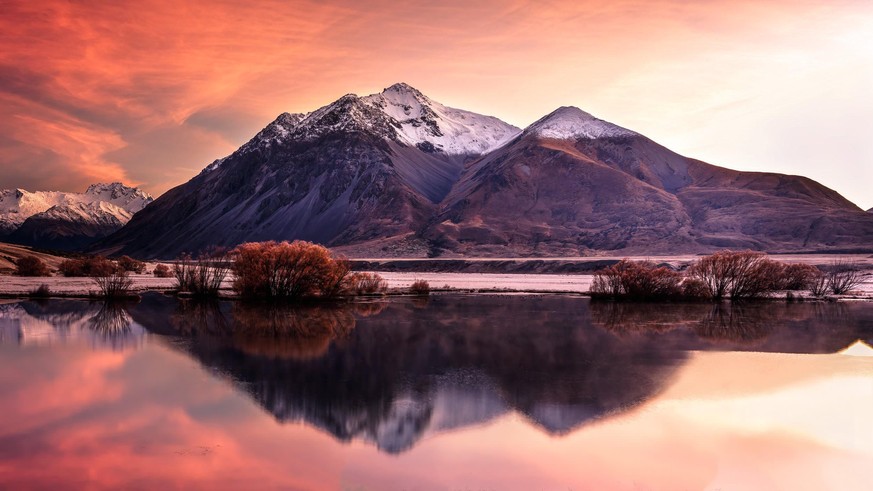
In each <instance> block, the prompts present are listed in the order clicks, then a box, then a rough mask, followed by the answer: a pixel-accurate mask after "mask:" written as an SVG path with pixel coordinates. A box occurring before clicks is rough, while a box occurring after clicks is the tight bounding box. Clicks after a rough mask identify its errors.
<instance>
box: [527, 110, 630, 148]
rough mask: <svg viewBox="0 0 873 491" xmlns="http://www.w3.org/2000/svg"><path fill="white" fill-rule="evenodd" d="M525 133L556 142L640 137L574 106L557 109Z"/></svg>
mask: <svg viewBox="0 0 873 491" xmlns="http://www.w3.org/2000/svg"><path fill="white" fill-rule="evenodd" d="M525 133H528V134H535V135H537V136H539V137H541V138H552V139H556V140H568V139H573V138H587V139H591V140H594V139H597V138H616V137H622V136H638V133H635V132H633V131H631V130H628V129H625V128H622V127H621V126H618V125H615V124H612V123H610V122H608V121H603V120H602V119H597V118H595V117H594V116H592V115H590V114H588V113H587V112H585V111H583V110H581V109H579V108H578V107H573V106H564V107H560V108H558V109H556V110H555V111H553V112H552V113H550V114H548V115H547V116H545V117H543V118H541V119H539V120H538V121H536V122H535V123H533V124H532V125H530V126H529V127H528V128H527V129H526V130H525Z"/></svg>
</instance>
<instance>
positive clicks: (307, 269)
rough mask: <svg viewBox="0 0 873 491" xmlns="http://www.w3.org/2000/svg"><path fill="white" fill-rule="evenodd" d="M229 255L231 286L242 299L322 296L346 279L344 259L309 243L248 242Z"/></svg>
mask: <svg viewBox="0 0 873 491" xmlns="http://www.w3.org/2000/svg"><path fill="white" fill-rule="evenodd" d="M233 254H234V257H235V259H234V262H233V272H234V282H233V288H234V290H235V291H236V292H237V293H239V294H240V295H241V296H242V297H244V298H280V299H288V300H296V299H302V298H309V297H321V298H325V297H330V296H335V295H339V294H341V293H342V292H343V291H344V290H345V288H346V286H345V285H346V283H347V282H346V279H347V278H350V275H349V270H350V267H349V265H348V262H347V261H345V260H344V259H336V258H334V257H333V256H332V255H331V253H330V251H329V250H328V249H327V248H325V247H322V246H320V245H317V244H313V243H311V242H305V241H299V240H298V241H294V242H291V243H288V242H273V241H271V242H250V243H247V244H242V245H240V246H238V247H237V248H236V249H235V250H234V253H233Z"/></svg>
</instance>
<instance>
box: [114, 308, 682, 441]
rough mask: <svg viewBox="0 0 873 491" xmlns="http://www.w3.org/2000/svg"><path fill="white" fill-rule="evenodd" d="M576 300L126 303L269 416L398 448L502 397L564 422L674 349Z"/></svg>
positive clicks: (493, 412) (650, 379) (650, 385)
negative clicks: (592, 313) (616, 325)
mask: <svg viewBox="0 0 873 491" xmlns="http://www.w3.org/2000/svg"><path fill="white" fill-rule="evenodd" d="M413 300H414V301H413ZM556 300H557V301H556ZM568 307H572V308H568ZM579 307H580V305H579V304H575V303H574V304H572V305H568V304H567V302H566V299H555V298H533V299H532V298H513V297H482V298H480V299H476V300H475V301H474V302H471V301H470V299H463V301H460V302H459V301H458V299H451V298H434V299H431V300H429V301H428V302H426V303H425V302H421V301H420V300H419V299H404V300H399V301H393V302H391V303H385V302H379V303H352V304H345V305H331V306H318V307H316V306H310V307H305V308H288V307H285V308H282V307H275V306H274V307H264V306H254V307H252V306H246V305H244V304H233V305H229V304H205V305H204V304H194V303H187V302H181V303H176V302H175V301H172V300H170V299H166V298H161V297H150V298H147V299H144V300H143V302H142V303H141V304H139V305H137V306H136V307H135V308H134V309H132V310H131V313H132V315H133V316H134V318H135V319H137V321H138V322H140V323H142V324H143V325H145V326H147V327H148V328H149V329H150V330H152V331H153V332H158V333H162V334H169V335H176V336H178V335H182V336H185V338H186V339H188V340H189V342H186V343H183V344H182V346H183V347H184V349H186V350H187V351H188V352H189V353H190V354H191V355H193V356H194V357H196V358H197V359H198V360H200V362H201V363H203V364H204V365H206V366H208V367H210V368H211V369H214V370H217V371H219V372H221V373H225V374H228V375H229V376H230V378H231V379H232V380H234V381H236V383H237V384H238V385H239V386H240V387H241V388H243V389H244V390H245V391H246V392H247V393H248V394H249V395H250V396H251V397H252V398H253V399H254V400H256V401H257V402H258V403H259V404H261V405H262V406H263V407H264V408H265V409H266V410H268V411H269V412H270V413H272V414H273V415H274V416H275V417H276V419H278V420H279V421H283V422H291V421H305V422H307V423H308V424H311V425H314V426H316V427H319V428H321V429H323V430H325V431H327V432H329V433H331V434H332V435H334V436H335V437H336V438H338V439H340V440H343V441H349V440H352V439H360V440H364V441H368V442H372V443H374V444H375V445H376V446H377V447H378V448H380V449H382V450H384V451H387V452H392V453H396V452H401V451H404V450H407V449H409V448H410V447H411V446H412V445H414V444H415V442H417V441H419V440H420V439H421V438H422V437H424V436H425V435H427V434H429V433H434V432H439V431H445V430H449V429H453V428H458V427H462V426H468V425H473V424H481V423H485V422H487V421H490V420H492V419H493V418H495V417H497V416H499V415H502V414H505V413H506V412H508V411H517V412H520V413H522V414H524V415H525V416H526V418H528V420H529V421H531V422H532V423H534V424H535V425H537V426H538V427H540V428H541V429H543V430H544V431H547V432H548V433H551V434H564V433H567V432H569V431H571V430H573V429H575V428H578V427H579V426H581V425H582V424H584V423H586V422H588V421H591V420H594V419H597V418H600V417H603V416H606V415H609V414H613V413H617V412H621V411H626V410H628V409H631V408H633V407H635V406H637V405H639V404H641V403H643V402H644V401H646V400H648V399H649V398H651V397H652V396H653V395H655V394H657V393H658V392H659V391H660V390H661V389H662V388H663V387H664V385H665V383H666V382H667V381H668V380H669V378H670V376H671V374H672V373H673V371H674V370H675V369H676V367H677V366H679V365H680V364H681V363H682V361H683V360H684V359H685V356H686V355H685V354H684V353H681V352H676V351H675V350H671V349H661V348H660V347H659V346H658V345H656V344H651V343H648V342H645V341H644V340H640V341H633V340H632V341H628V340H623V339H621V338H620V337H617V336H615V335H613V334H611V333H609V332H606V331H603V330H598V329H591V328H588V327H587V326H585V325H582V324H580V323H579V311H578V310H577V309H578V308H579ZM141 311H144V312H145V314H144V315H143V316H139V312H141ZM160 311H163V312H166V314H165V315H164V318H166V319H169V321H163V322H162V321H160V318H161V316H160V315H158V316H156V315H155V312H160Z"/></svg>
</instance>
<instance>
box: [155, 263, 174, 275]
mask: <svg viewBox="0 0 873 491" xmlns="http://www.w3.org/2000/svg"><path fill="white" fill-rule="evenodd" d="M152 274H153V275H155V278H172V277H173V272H172V271H170V267H169V266H167V265H166V264H158V265H156V266H155V269H154V271H152Z"/></svg>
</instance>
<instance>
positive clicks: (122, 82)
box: [0, 0, 873, 207]
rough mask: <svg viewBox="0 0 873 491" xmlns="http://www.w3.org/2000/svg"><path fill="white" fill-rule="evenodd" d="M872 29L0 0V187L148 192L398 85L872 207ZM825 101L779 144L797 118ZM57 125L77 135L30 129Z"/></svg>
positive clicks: (654, 7)
mask: <svg viewBox="0 0 873 491" xmlns="http://www.w3.org/2000/svg"><path fill="white" fill-rule="evenodd" d="M871 22H873V6H871V5H870V4H869V2H863V1H851V0H842V1H837V2H828V3H827V4H822V3H820V2H807V1H801V0H771V1H765V2H756V1H751V0H741V1H728V0H716V1H708V2H693V1H686V0H658V1H639V0H619V1H614V2H608V3H604V2H587V1H586V2H576V1H567V0H552V1H546V2H532V1H525V0H506V1H499V0H484V1H478V2H461V1H457V0H450V1H446V2H424V1H411V2H403V3H397V2H388V1H384V0H370V1H365V2H361V1H352V0H333V1H330V2H315V1H313V0H297V1H287V2H284V1H278V0H275V1H273V0H266V1H258V2H253V3H248V4H240V3H239V2H233V1H229V0H225V1H210V2H204V1H190V2H170V1H161V0H150V1H144V2H136V3H133V2H111V3H106V2H88V3H84V2H68V1H62V0H53V1H52V0H50V1H45V2H39V3H34V2H24V1H19V2H7V3H6V4H4V15H3V16H2V18H0V110H3V112H4V114H7V115H10V116H12V117H7V118H5V119H4V120H3V121H0V151H2V153H3V155H4V156H5V157H4V158H5V160H4V161H3V167H2V169H0V187H10V186H27V187H31V188H39V187H45V183H47V182H51V183H58V182H59V181H60V178H58V177H56V176H58V175H64V178H65V179H66V181H67V182H69V183H70V185H75V186H78V187H82V186H84V185H85V184H87V183H88V182H90V181H92V180H94V179H102V178H104V176H105V178H110V176H113V177H112V178H118V179H126V180H129V181H131V182H134V183H141V184H143V185H145V187H146V188H147V189H148V190H150V191H152V192H155V193H160V192H162V191H163V190H165V189H166V188H167V187H169V186H171V185H173V184H177V183H180V182H182V181H184V180H186V179H187V178H189V177H191V176H193V175H194V174H196V172H197V171H199V169H201V168H202V167H204V166H205V165H206V164H208V163H209V162H210V161H211V160H213V159H214V158H219V157H222V156H224V155H226V154H227V153H229V152H230V151H232V149H234V148H236V147H237V146H238V145H240V144H241V143H243V142H244V141H245V140H246V139H248V138H250V137H251V136H252V135H253V134H254V133H255V132H256V131H257V130H258V129H260V128H261V127H263V126H264V125H265V124H266V123H267V122H269V121H270V120H272V119H273V118H274V117H275V116H276V115H277V114H279V113H280V112H283V111H308V110H312V109H314V108H316V107H319V106H321V105H323V104H326V103H328V102H330V101H332V100H334V99H336V98H337V97H338V96H340V95H342V94H344V93H347V92H358V93H370V92H374V91H377V90H379V89H381V88H382V87H385V86H387V85H389V84H391V83H393V82H397V81H405V82H408V83H410V84H412V85H414V86H417V87H418V88H420V89H421V90H423V91H424V92H425V93H428V94H430V95H432V96H433V97H435V98H436V99H438V100H441V101H443V102H445V103H448V104H450V105H454V106H460V107H465V108H469V109H471V110H475V111H479V112H484V113H488V114H495V115H497V116H500V117H502V118H504V119H506V120H508V121H509V122H511V123H515V124H518V125H526V124H529V123H530V122H532V121H533V120H535V119H537V118H538V117H540V116H542V115H543V114H545V113H547V112H549V111H551V110H552V109H554V108H555V107H557V106H560V105H567V104H573V105H578V106H581V107H583V108H585V109H587V110H590V111H592V112H593V113H595V114H597V115H599V116H601V117H604V118H606V119H610V120H613V121H615V122H616V123H619V124H622V125H624V126H628V127H631V128H633V129H635V130H638V131H640V132H642V133H644V134H647V135H649V136H651V137H653V138H654V139H655V140H657V141H660V142H662V143H665V144H667V145H668V146H670V147H672V148H674V149H675V150H677V151H679V152H681V153H685V154H691V155H692V156H695V157H700V158H703V159H705V160H708V161H711V162H712V163H715V164H720V165H726V166H730V167H735V168H755V169H759V170H768V169H773V170H779V171H784V172H793V173H800V174H807V175H810V176H811V177H813V178H817V179H819V180H821V181H823V182H824V183H825V184H829V185H831V186H832V187H835V188H837V189H838V190H840V191H843V192H844V193H845V194H847V196H848V197H850V198H852V199H855V200H856V201H863V203H862V204H863V205H864V206H867V207H869V206H873V201H869V200H870V198H869V197H868V196H867V195H868V194H869V193H866V192H865V191H864V190H863V189H861V187H860V184H858V183H859V182H864V181H865V179H866V181H869V180H870V179H873V175H871V174H870V173H871V172H873V171H870V170H866V169H867V168H868V167H869V165H866V163H868V161H869V158H873V157H871V156H873V143H869V144H868V143H864V144H863V146H861V147H860V148H859V147H858V146H857V143H858V142H857V141H856V140H857V138H858V134H857V133H858V132H857V131H854V130H853V129H855V128H868V127H870V126H871V125H873V121H871V118H873V116H871V115H870V114H873V112H870V111H866V112H863V113H859V112H857V111H853V110H852V108H853V107H855V108H857V107H865V106H866V107H869V106H870V105H871V104H873V101H871V96H870V94H869V91H867V90H865V87H869V85H870V84H871V83H873V73H871V71H870V70H869V69H867V68H866V67H869V66H871V65H873V63H871V62H873V37H871V34H870V30H869V25H870V23H871ZM835 74H836V76H834V75H835ZM826 111H832V112H833V113H834V114H835V118H833V119H832V120H826V121H820V120H816V119H810V120H809V121H807V124H806V125H805V126H804V127H803V128H800V129H797V130H795V131H794V132H793V133H790V134H788V135H786V133H789V130H788V129H786V128H789V127H790V126H791V124H792V122H796V121H797V118H798V116H799V114H798V113H801V114H802V113H804V112H806V113H814V114H819V113H821V112H826ZM58 114H61V115H62V117H60V118H58ZM21 116H24V117H26V118H28V119H26V120H22V118H21ZM58 119H60V120H62V121H63V123H62V124H61V123H58V122H57V121H58ZM841 121H843V123H841ZM59 124H60V125H62V126H63V127H62V128H60V131H66V130H65V129H64V128H69V131H70V132H71V135H70V136H69V137H61V136H60V135H56V136H52V137H46V140H48V141H41V140H40V139H41V136H42V135H43V133H45V132H48V133H51V134H54V133H53V132H55V131H58V129H57V127H58V126H59ZM70 125H72V126H75V128H74V127H71V126H70ZM842 126H845V128H842ZM841 129H848V131H839V130H841ZM828 130H830V131H828ZM171 134H174V135H175V136H170V135H171ZM822 134H826V136H827V138H825V139H824V140H819V141H818V143H816V144H814V145H813V144H810V145H807V146H805V147H804V148H802V149H798V150H795V149H796V148H797V142H798V141H806V142H810V141H813V140H814V139H815V137H816V136H818V137H819V138H820V136H821V135H822ZM85 135H87V136H85ZM186 141H187V143H186ZM737 142H743V143H744V144H743V145H738V144H737ZM853 143H855V144H854V145H853ZM850 148H852V150H850ZM823 160H827V161H828V162H829V163H830V162H831V161H832V162H833V163H834V165H836V166H837V167H836V169H835V168H834V167H832V166H830V167H827V166H823V165H822V161H823ZM89 166H94V167H95V170H93V171H91V172H90V173H89V172H88V171H87V170H85V169H86V168H88V167H89ZM825 167H827V169H826V170H823V169H825ZM34 169H40V170H34ZM835 170H838V171H839V172H834V171H835ZM859 178H860V179H859ZM865 200H866V201H865Z"/></svg>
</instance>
